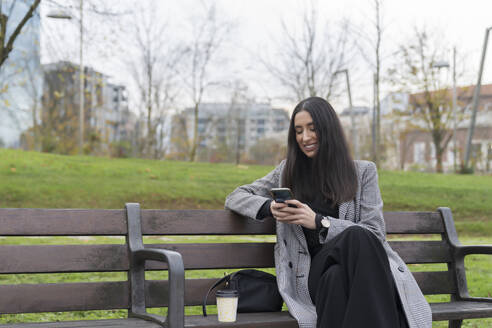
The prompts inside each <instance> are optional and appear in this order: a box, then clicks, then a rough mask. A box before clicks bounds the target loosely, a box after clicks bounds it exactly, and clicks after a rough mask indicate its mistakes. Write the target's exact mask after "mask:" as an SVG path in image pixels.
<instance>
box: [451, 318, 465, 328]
mask: <svg viewBox="0 0 492 328" xmlns="http://www.w3.org/2000/svg"><path fill="white" fill-rule="evenodd" d="M462 323H463V320H449V326H448V327H449V328H461V324H462Z"/></svg>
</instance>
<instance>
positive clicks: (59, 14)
mask: <svg viewBox="0 0 492 328" xmlns="http://www.w3.org/2000/svg"><path fill="white" fill-rule="evenodd" d="M79 10H80V39H79V42H80V44H79V45H80V52H79V55H80V65H79V93H80V98H79V99H80V100H79V154H82V152H83V146H84V105H85V104H84V100H85V97H84V1H83V0H80V1H79ZM47 16H48V17H49V18H54V19H72V15H70V14H68V13H66V12H63V11H62V12H60V11H58V12H50V13H48V15H47Z"/></svg>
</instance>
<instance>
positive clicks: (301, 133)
mask: <svg viewBox="0 0 492 328" xmlns="http://www.w3.org/2000/svg"><path fill="white" fill-rule="evenodd" d="M294 128H295V130H296V141H297V144H298V145H299V148H301V150H302V152H303V153H304V154H305V155H306V156H307V157H309V158H313V157H314V156H316V154H317V153H318V136H317V135H316V130H315V129H314V123H313V119H312V117H311V114H309V113H308V112H306V111H305V110H303V111H300V112H299V113H297V114H296V116H295V117H294Z"/></svg>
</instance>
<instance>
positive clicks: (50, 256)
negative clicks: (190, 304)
mask: <svg viewBox="0 0 492 328" xmlns="http://www.w3.org/2000/svg"><path fill="white" fill-rule="evenodd" d="M146 246H148V247H155V248H162V249H170V250H174V251H177V252H179V253H181V254H182V256H183V262H184V265H185V268H186V269H221V268H268V267H273V266H274V260H273V247H274V243H230V244H168V245H166V244H159V245H146ZM204 254H206V255H207V256H204ZM0 263H2V265H1V266H0V273H56V272H98V271H125V270H128V266H129V265H128V250H127V247H126V245H20V246H19V245H0ZM146 268H147V269H149V270H164V269H166V268H167V265H166V264H164V263H160V262H154V261H150V262H148V263H147V265H146Z"/></svg>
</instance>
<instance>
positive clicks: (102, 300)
mask: <svg viewBox="0 0 492 328" xmlns="http://www.w3.org/2000/svg"><path fill="white" fill-rule="evenodd" d="M413 275H414V277H415V279H416V280H417V283H418V284H419V286H420V287H421V289H422V292H423V293H424V294H426V295H428V294H446V293H450V292H454V291H455V288H454V287H453V283H452V281H451V280H452V279H451V277H450V276H449V274H448V272H414V273H413ZM217 279H219V278H208V279H187V280H186V281H185V305H188V306H194V305H201V304H202V301H203V297H204V296H205V293H206V292H207V290H208V289H209V288H210V286H212V284H213V283H215V282H216V281H217ZM145 287H146V304H147V306H148V307H165V306H168V300H167V294H168V290H169V285H168V281H167V280H149V281H146V286H145ZM219 288H220V287H219ZM0 295H2V298H1V299H0V312H1V313H30V312H51V311H80V310H95V309H127V308H128V307H129V303H128V283H127V282H126V281H117V282H100V283H97V282H90V283H59V284H22V285H1V286H0ZM214 295H215V294H214V293H211V295H210V296H209V298H208V302H207V304H209V305H210V304H215V296H214Z"/></svg>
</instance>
